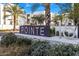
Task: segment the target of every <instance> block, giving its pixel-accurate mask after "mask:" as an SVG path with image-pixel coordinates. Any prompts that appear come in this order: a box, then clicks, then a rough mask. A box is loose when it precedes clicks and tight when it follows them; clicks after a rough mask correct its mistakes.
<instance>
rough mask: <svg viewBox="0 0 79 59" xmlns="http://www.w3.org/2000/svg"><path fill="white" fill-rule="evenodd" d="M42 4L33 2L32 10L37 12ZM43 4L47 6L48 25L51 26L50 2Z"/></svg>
mask: <svg viewBox="0 0 79 59" xmlns="http://www.w3.org/2000/svg"><path fill="white" fill-rule="evenodd" d="M40 5H41V4H38V3H36V4H33V6H32V12H35V11H36V10H37V9H38V7H39V6H40ZM42 5H43V6H45V18H46V25H47V26H50V3H43V4H42Z"/></svg>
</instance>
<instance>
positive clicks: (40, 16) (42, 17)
mask: <svg viewBox="0 0 79 59" xmlns="http://www.w3.org/2000/svg"><path fill="white" fill-rule="evenodd" d="M32 19H34V20H35V21H37V22H38V23H39V24H40V25H41V24H42V23H43V22H44V20H45V17H44V15H42V14H41V15H39V16H33V17H32Z"/></svg>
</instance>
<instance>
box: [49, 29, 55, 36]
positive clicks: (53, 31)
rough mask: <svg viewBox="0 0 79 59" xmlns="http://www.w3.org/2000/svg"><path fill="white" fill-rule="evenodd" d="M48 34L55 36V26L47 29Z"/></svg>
mask: <svg viewBox="0 0 79 59" xmlns="http://www.w3.org/2000/svg"><path fill="white" fill-rule="evenodd" d="M49 36H55V28H53V29H49Z"/></svg>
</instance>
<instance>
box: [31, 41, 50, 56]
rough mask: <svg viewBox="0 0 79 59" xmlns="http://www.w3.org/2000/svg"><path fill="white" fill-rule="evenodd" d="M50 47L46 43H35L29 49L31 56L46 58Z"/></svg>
mask: <svg viewBox="0 0 79 59" xmlns="http://www.w3.org/2000/svg"><path fill="white" fill-rule="evenodd" d="M50 47H51V46H50V45H49V44H48V42H46V41H35V42H33V44H32V47H31V56H48V55H49V49H50Z"/></svg>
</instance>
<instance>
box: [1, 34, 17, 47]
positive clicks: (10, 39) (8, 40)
mask: <svg viewBox="0 0 79 59" xmlns="http://www.w3.org/2000/svg"><path fill="white" fill-rule="evenodd" d="M16 40H17V36H16V35H15V34H14V33H6V34H4V35H3V36H2V38H1V44H2V45H6V46H9V45H11V44H13V43H15V42H16Z"/></svg>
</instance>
